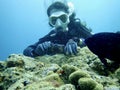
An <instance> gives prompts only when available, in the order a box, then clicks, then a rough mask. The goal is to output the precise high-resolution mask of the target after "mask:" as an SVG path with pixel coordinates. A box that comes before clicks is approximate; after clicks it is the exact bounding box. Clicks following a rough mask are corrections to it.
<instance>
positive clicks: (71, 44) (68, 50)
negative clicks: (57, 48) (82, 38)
mask: <svg viewBox="0 0 120 90" xmlns="http://www.w3.org/2000/svg"><path fill="white" fill-rule="evenodd" d="M64 53H65V54H66V55H72V54H74V55H76V54H77V43H76V42H75V41H74V40H72V39H70V40H69V41H68V42H67V44H66V46H65V48H64Z"/></svg>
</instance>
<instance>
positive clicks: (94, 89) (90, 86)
mask: <svg viewBox="0 0 120 90" xmlns="http://www.w3.org/2000/svg"><path fill="white" fill-rule="evenodd" d="M78 86H79V88H80V90H103V86H102V85H101V84H98V83H97V82H96V81H94V80H93V79H91V78H80V79H79V80H78Z"/></svg>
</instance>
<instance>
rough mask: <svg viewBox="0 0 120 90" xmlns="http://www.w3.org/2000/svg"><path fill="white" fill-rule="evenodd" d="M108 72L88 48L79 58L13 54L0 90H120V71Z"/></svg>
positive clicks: (1, 71)
mask: <svg viewBox="0 0 120 90" xmlns="http://www.w3.org/2000/svg"><path fill="white" fill-rule="evenodd" d="M105 72H106V70H104V66H103V65H102V63H101V62H100V60H99V59H98V57H97V56H96V55H94V54H93V53H92V52H90V50H89V49H88V48H87V47H84V48H79V49H78V54H77V55H76V56H74V55H72V56H66V55H64V54H56V55H52V56H49V55H44V56H39V57H35V58H31V57H27V56H24V55H21V54H11V55H10V56H9V57H8V58H7V59H6V60H5V61H0V90H120V68H118V69H117V70H116V71H114V72H110V73H108V75H105Z"/></svg>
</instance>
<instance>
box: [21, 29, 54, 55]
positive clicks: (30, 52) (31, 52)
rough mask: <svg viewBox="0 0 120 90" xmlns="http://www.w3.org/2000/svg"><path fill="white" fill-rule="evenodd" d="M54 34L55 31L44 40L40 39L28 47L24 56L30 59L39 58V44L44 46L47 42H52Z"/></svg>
mask: <svg viewBox="0 0 120 90" xmlns="http://www.w3.org/2000/svg"><path fill="white" fill-rule="evenodd" d="M52 33H53V31H51V32H50V33H48V34H47V35H46V36H44V37H43V38H40V39H39V41H38V42H36V43H35V44H33V45H30V46H28V47H27V48H26V49H25V50H24V51H23V54H24V55H26V56H30V57H36V56H39V55H38V54H37V52H36V48H37V47H38V45H39V44H42V43H44V42H46V41H50V40H51V38H50V35H51V34H52Z"/></svg>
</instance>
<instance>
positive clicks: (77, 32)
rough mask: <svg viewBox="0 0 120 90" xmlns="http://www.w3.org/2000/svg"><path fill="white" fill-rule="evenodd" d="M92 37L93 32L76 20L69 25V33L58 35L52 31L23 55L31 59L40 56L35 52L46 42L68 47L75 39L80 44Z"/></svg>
mask: <svg viewBox="0 0 120 90" xmlns="http://www.w3.org/2000/svg"><path fill="white" fill-rule="evenodd" d="M91 35H92V34H91V31H90V30H89V29H88V28H86V27H85V26H84V25H82V24H81V23H80V20H79V19H74V21H72V22H70V23H69V24H68V31H66V32H59V33H56V32H55V30H52V31H51V32H50V33H48V34H47V35H46V36H44V37H43V38H40V39H39V41H38V42H36V43H35V44H33V45H30V46H28V47H27V48H26V49H25V50H24V52H23V54H24V55H26V56H31V57H35V56H38V55H37V54H36V53H35V52H34V50H35V49H36V47H37V46H38V45H39V44H41V43H43V42H46V41H51V43H54V44H60V45H66V43H67V42H68V41H69V40H70V39H73V40H74V41H76V42H77V43H78V42H79V39H80V38H84V39H85V38H87V37H89V36H91ZM31 52H32V55H30V54H29V53H31ZM50 53H51V52H47V54H50ZM53 53H54V52H53Z"/></svg>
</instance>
